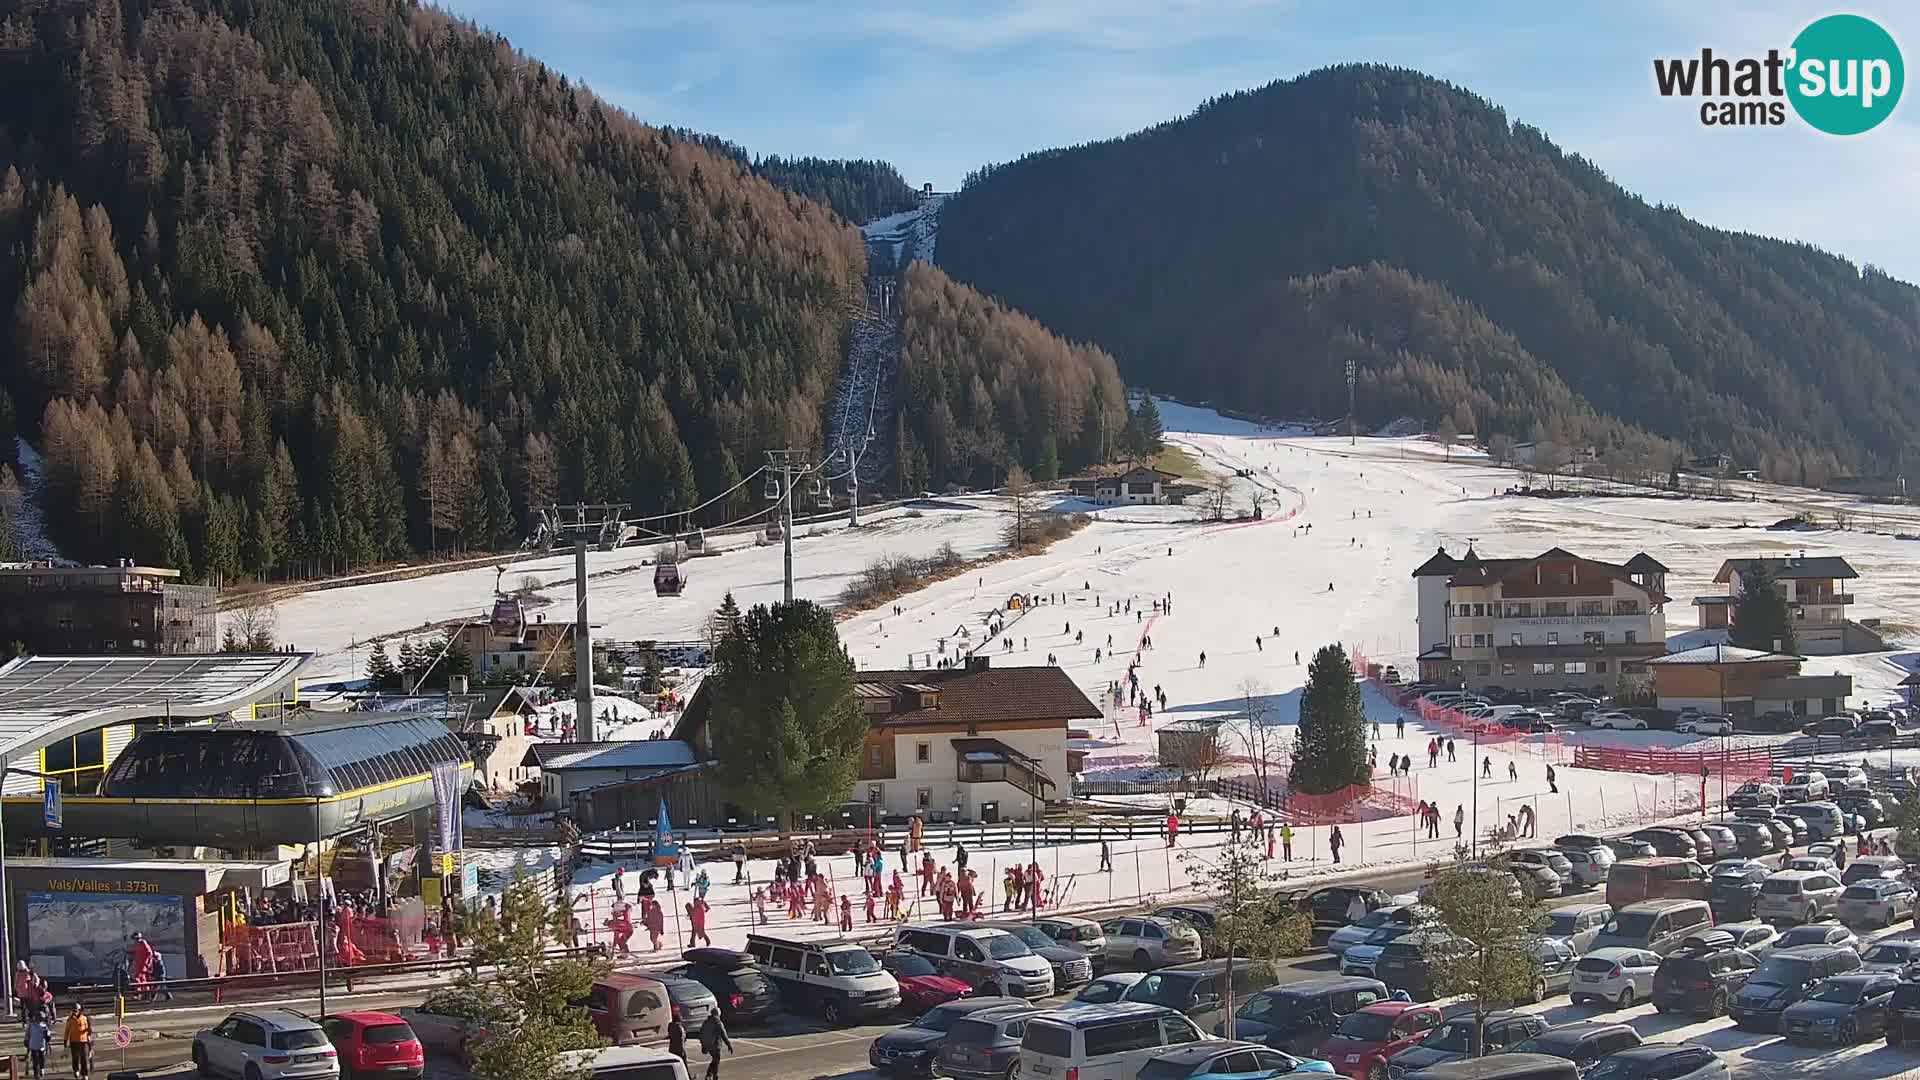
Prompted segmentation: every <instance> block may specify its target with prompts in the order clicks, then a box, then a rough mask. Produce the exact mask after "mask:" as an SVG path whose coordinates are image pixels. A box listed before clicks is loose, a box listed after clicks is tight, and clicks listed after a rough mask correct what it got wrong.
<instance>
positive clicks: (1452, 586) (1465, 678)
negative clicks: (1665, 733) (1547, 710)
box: [1413, 547, 1669, 693]
mask: <svg viewBox="0 0 1920 1080" xmlns="http://www.w3.org/2000/svg"><path fill="white" fill-rule="evenodd" d="M1413 578H1414V594H1415V600H1416V605H1417V606H1416V610H1415V620H1416V624H1417V626H1418V629H1419V634H1420V646H1421V652H1420V656H1419V665H1420V677H1421V678H1422V679H1424V680H1429V681H1435V682H1443V683H1448V684H1451V685H1456V686H1465V687H1468V688H1470V689H1476V690H1477V689H1480V688H1483V687H1487V686H1501V687H1506V688H1508V689H1525V690H1593V689H1596V688H1597V689H1599V690H1601V691H1603V692H1605V693H1615V692H1617V691H1619V690H1620V689H1621V688H1622V687H1621V678H1622V676H1628V677H1629V681H1631V680H1632V679H1634V678H1638V679H1641V680H1644V679H1645V678H1646V662H1647V661H1648V660H1650V659H1652V658H1653V657H1656V656H1660V655H1662V654H1664V653H1665V652H1666V651H1667V647H1666V641H1667V619H1666V602H1667V600H1668V599H1669V597H1668V596H1667V594H1666V578H1667V568H1666V567H1665V566H1662V565H1661V564H1660V563H1659V562H1658V561H1657V560H1655V559H1654V558H1653V557H1652V556H1650V555H1647V554H1644V553H1642V554H1637V555H1635V556H1633V557H1632V558H1631V559H1628V560H1627V561H1626V562H1624V563H1610V562H1602V561H1600V560H1598V559H1587V558H1582V557H1580V556H1578V555H1575V554H1573V553H1572V552H1570V551H1567V550H1566V549H1564V548H1558V547H1556V548H1549V549H1547V550H1546V551H1544V552H1541V553H1540V554H1539V555H1535V556H1532V557H1531V558H1508V559H1483V558H1481V557H1480V556H1479V554H1478V553H1477V552H1475V551H1474V550H1473V549H1472V548H1468V549H1467V552H1466V554H1465V555H1463V556H1461V557H1460V558H1457V559H1456V558H1454V557H1453V556H1451V555H1449V554H1447V551H1446V549H1445V548H1441V549H1439V550H1438V551H1436V552H1435V553H1434V555H1433V556H1432V557H1431V558H1429V559H1428V560H1427V561H1426V562H1424V563H1422V564H1421V565H1420V566H1419V567H1418V568H1416V569H1415V570H1414V572H1413Z"/></svg>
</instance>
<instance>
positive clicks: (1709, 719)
mask: <svg viewBox="0 0 1920 1080" xmlns="http://www.w3.org/2000/svg"><path fill="white" fill-rule="evenodd" d="M1673 730H1675V731H1677V732H1679V733H1680V734H1682V735H1731V734H1733V721H1731V720H1729V719H1727V718H1726V717H1724V716H1720V715H1718V714H1716V713H1694V714H1693V715H1691V716H1683V717H1681V718H1680V719H1679V720H1678V721H1675V723H1674V725H1673Z"/></svg>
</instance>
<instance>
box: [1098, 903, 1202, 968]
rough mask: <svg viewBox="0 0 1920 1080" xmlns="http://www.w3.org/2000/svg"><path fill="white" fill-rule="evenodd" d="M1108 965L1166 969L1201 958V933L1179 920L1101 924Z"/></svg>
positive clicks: (1132, 917)
mask: <svg viewBox="0 0 1920 1080" xmlns="http://www.w3.org/2000/svg"><path fill="white" fill-rule="evenodd" d="M1100 933H1101V935H1102V936H1103V937H1104V938H1105V939H1106V950H1107V951H1106V956H1107V961H1108V962H1109V963H1115V964H1128V965H1131V966H1133V967H1136V968H1156V967H1165V966H1167V965H1168V964H1184V963H1187V962H1188V961H1192V960H1198V959H1200V932H1199V931H1198V930H1195V929H1194V928H1193V927H1191V926H1189V925H1187V924H1186V923H1183V922H1181V921H1179V920H1178V919H1156V918H1154V917H1152V916H1150V915H1149V916H1141V915H1129V916H1127V917H1126V918H1124V919H1108V920H1107V921H1105V922H1103V923H1101V924H1100Z"/></svg>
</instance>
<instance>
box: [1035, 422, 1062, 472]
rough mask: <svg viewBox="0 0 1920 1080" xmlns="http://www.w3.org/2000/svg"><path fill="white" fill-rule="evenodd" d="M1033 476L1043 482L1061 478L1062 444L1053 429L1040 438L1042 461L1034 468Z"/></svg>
mask: <svg viewBox="0 0 1920 1080" xmlns="http://www.w3.org/2000/svg"><path fill="white" fill-rule="evenodd" d="M1033 478H1034V479H1035V480H1038V481H1040V482H1041V483H1043V484H1051V483H1053V482H1054V481H1055V480H1058V479H1060V444H1059V442H1058V441H1056V440H1055V439H1054V437H1053V432H1051V431H1049V432H1047V433H1046V435H1045V436H1044V437H1042V438H1041V440H1040V462H1039V464H1037V465H1035V466H1034V468H1033Z"/></svg>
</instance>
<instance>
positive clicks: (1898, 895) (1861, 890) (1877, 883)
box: [1836, 867, 1915, 929]
mask: <svg viewBox="0 0 1920 1080" xmlns="http://www.w3.org/2000/svg"><path fill="white" fill-rule="evenodd" d="M1848 869H1852V867H1848ZM1914 900H1915V891H1914V888H1913V885H1912V884H1911V883H1909V882H1908V881H1907V880H1906V879H1905V878H1878V877H1875V878H1864V879H1862V880H1860V881H1856V882H1854V883H1853V884H1851V885H1849V886H1847V887H1846V888H1845V889H1843V890H1841V892H1840V906H1839V908H1838V910H1837V911H1836V914H1837V915H1838V916H1839V918H1840V921H1841V922H1843V923H1846V924H1847V925H1848V926H1865V927H1869V928H1873V929H1878V928H1880V927H1884V926H1892V925H1893V924H1894V923H1897V922H1899V921H1900V920H1902V919H1911V918H1913V909H1914Z"/></svg>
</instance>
